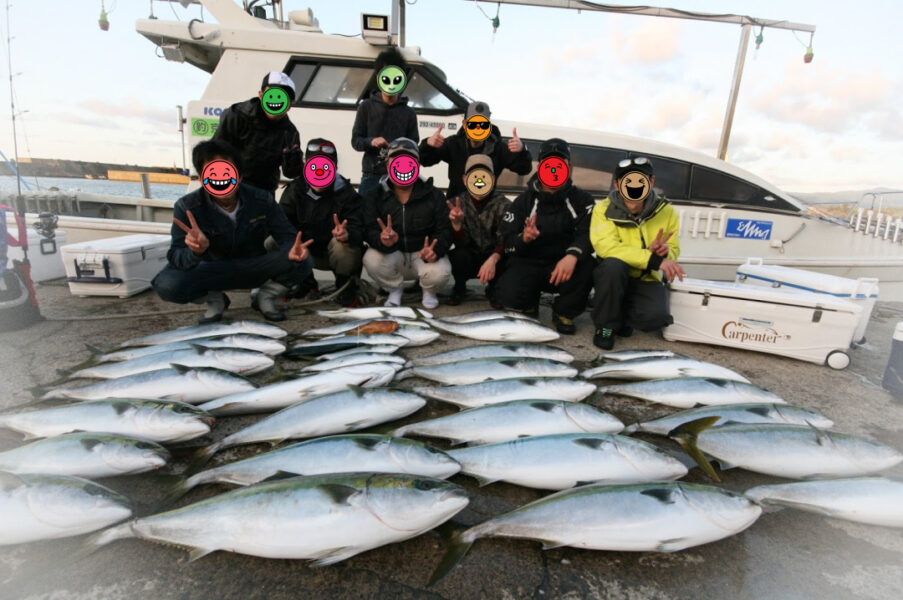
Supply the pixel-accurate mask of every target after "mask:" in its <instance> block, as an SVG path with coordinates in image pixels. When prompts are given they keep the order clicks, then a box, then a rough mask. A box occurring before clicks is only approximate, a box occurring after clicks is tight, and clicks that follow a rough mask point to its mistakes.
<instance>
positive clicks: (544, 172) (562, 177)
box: [537, 156, 571, 188]
mask: <svg viewBox="0 0 903 600" xmlns="http://www.w3.org/2000/svg"><path fill="white" fill-rule="evenodd" d="M570 174H571V169H570V167H568V164H567V162H566V161H565V160H564V159H563V158H560V157H558V156H549V157H547V158H544V159H542V161H541V162H540V163H539V169H538V170H537V175H538V176H539V182H540V183H541V184H543V185H544V186H546V187H547V188H559V187H561V186H563V185H564V184H565V183H566V182H567V180H568V177H569V176H570Z"/></svg>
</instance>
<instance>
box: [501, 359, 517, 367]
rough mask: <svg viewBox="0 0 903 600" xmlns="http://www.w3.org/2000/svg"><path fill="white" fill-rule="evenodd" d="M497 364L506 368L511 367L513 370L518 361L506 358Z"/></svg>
mask: <svg viewBox="0 0 903 600" xmlns="http://www.w3.org/2000/svg"><path fill="white" fill-rule="evenodd" d="M499 364H501V365H505V366H506V367H512V368H514V367H516V366H517V365H519V364H520V360H518V359H516V358H506V359H504V360H500V361H499Z"/></svg>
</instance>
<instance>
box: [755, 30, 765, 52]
mask: <svg viewBox="0 0 903 600" xmlns="http://www.w3.org/2000/svg"><path fill="white" fill-rule="evenodd" d="M763 31H765V26H764V25H761V26H759V34H758V35H756V50H758V49H759V46H761V45H762V42H763V41H765V36H764V35H762V32H763Z"/></svg>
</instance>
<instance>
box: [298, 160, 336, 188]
mask: <svg viewBox="0 0 903 600" xmlns="http://www.w3.org/2000/svg"><path fill="white" fill-rule="evenodd" d="M335 171H336V169H335V163H334V162H332V161H331V160H329V159H328V158H326V157H325V156H314V157H313V158H311V159H310V160H309V161H307V162H306V163H304V181H306V182H307V183H308V185H310V187H312V188H326V187H329V186H331V185H332V182H333V181H335Z"/></svg>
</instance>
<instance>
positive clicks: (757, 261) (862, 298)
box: [737, 258, 878, 343]
mask: <svg viewBox="0 0 903 600" xmlns="http://www.w3.org/2000/svg"><path fill="white" fill-rule="evenodd" d="M737 281H738V282H741V283H751V284H754V285H764V286H768V287H773V288H786V289H789V290H798V291H804V292H818V293H820V294H830V295H831V296H834V297H835V298H843V299H844V300H850V301H852V302H855V303H856V304H860V305H862V316H861V317H860V318H859V323H858V324H857V325H856V332H855V333H854V334H853V341H854V342H856V343H862V342H864V341H865V328H866V327H868V324H869V319H870V318H871V317H872V309H873V308H875V302H876V301H877V300H878V279H877V278H875V277H860V278H859V279H847V278H846V277H838V276H836V275H826V274H824V273H816V272H815V271H806V270H804V269H792V268H790V267H781V266H778V265H763V264H762V259H761V258H750V259H747V261H746V264H743V265H740V266H739V267H737Z"/></svg>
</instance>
